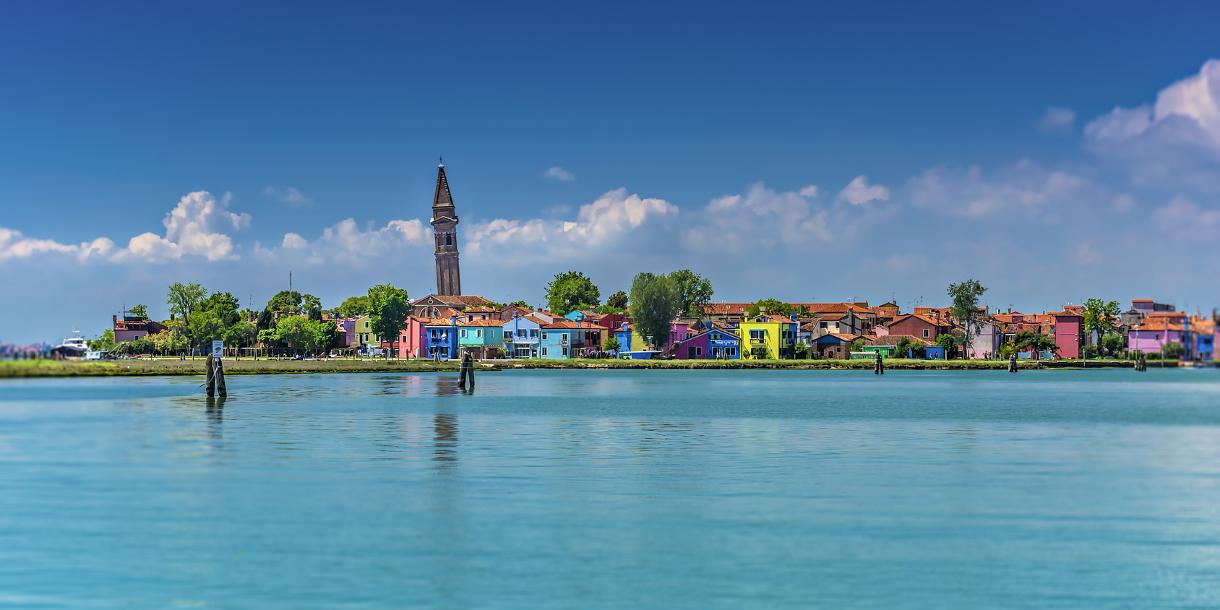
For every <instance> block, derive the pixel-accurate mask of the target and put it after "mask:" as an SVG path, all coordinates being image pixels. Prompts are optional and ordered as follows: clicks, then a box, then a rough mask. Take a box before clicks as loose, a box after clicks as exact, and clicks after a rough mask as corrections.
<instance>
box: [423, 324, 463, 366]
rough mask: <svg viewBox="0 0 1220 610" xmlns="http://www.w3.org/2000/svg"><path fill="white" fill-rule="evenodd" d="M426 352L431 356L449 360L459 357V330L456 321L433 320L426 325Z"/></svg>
mask: <svg viewBox="0 0 1220 610" xmlns="http://www.w3.org/2000/svg"><path fill="white" fill-rule="evenodd" d="M424 353H425V354H427V355H428V357H429V358H440V359H442V360H447V359H450V358H457V355H458V332H457V324H456V322H453V321H450V322H449V323H448V324H445V323H444V322H443V320H440V319H437V320H432V321H430V322H429V323H427V324H425V325H424Z"/></svg>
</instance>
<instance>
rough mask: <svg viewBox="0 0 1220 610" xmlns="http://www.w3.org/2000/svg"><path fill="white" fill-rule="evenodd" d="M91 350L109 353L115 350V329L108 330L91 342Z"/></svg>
mask: <svg viewBox="0 0 1220 610" xmlns="http://www.w3.org/2000/svg"><path fill="white" fill-rule="evenodd" d="M88 343H89V349H91V350H93V351H95V352H108V351H110V350H112V349H114V329H113V328H107V329H106V330H103V331H102V334H100V335H98V337H97V338H96V339H92V340H90V341H89V342H88Z"/></svg>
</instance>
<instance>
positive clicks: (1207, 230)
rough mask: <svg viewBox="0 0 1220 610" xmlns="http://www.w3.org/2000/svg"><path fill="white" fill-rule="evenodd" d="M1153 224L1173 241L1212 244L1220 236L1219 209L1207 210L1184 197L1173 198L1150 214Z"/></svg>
mask: <svg viewBox="0 0 1220 610" xmlns="http://www.w3.org/2000/svg"><path fill="white" fill-rule="evenodd" d="M1152 221H1153V224H1154V225H1155V226H1156V228H1157V229H1159V230H1160V231H1161V232H1163V233H1165V234H1167V235H1169V236H1170V237H1171V238H1175V239H1181V238H1186V239H1197V240H1200V241H1206V242H1210V243H1214V242H1215V239H1216V236H1217V235H1220V209H1208V208H1204V207H1202V206H1200V205H1199V204H1197V203H1195V202H1194V201H1191V200H1190V199H1187V198H1185V197H1180V196H1179V197H1174V198H1173V199H1171V200H1170V201H1169V203H1166V204H1165V205H1163V206H1161V207H1159V208H1157V209H1156V210H1154V211H1153V212H1152Z"/></svg>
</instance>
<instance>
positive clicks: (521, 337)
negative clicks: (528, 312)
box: [504, 316, 545, 358]
mask: <svg viewBox="0 0 1220 610" xmlns="http://www.w3.org/2000/svg"><path fill="white" fill-rule="evenodd" d="M544 323H545V322H543V321H542V320H540V319H538V318H535V317H533V316H516V317H514V318H513V319H512V320H509V321H508V322H505V323H504V356H505V357H506V358H538V357H540V355H541V352H540V350H539V348H540V343H541V340H542V325H543V324H544Z"/></svg>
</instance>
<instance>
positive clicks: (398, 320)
mask: <svg viewBox="0 0 1220 610" xmlns="http://www.w3.org/2000/svg"><path fill="white" fill-rule="evenodd" d="M409 315H411V301H410V299H408V298H407V291H406V290H403V289H402V288H397V287H394V286H390V285H388V284H378V285H376V286H373V287H372V288H369V325H370V326H372V329H373V333H374V334H376V335H377V336H378V337H381V339H382V340H383V341H388V342H389V343H390V349H391V351H393V348H394V345H395V344H396V343H397V342H398V334H399V333H400V332H402V329H403V328H404V327H406V325H407V316H409ZM386 356H387V357H388V356H389V354H386Z"/></svg>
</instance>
